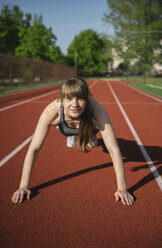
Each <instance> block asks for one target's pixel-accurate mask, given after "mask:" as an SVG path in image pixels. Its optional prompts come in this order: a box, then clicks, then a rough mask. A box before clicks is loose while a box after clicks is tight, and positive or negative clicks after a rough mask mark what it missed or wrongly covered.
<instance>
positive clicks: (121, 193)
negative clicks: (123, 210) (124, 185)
mask: <svg viewBox="0 0 162 248" xmlns="http://www.w3.org/2000/svg"><path fill="white" fill-rule="evenodd" d="M115 199H116V201H119V200H121V201H122V203H123V204H124V205H126V204H127V205H132V204H133V203H134V199H133V196H132V195H131V194H129V192H128V191H127V190H117V191H116V192H115Z"/></svg>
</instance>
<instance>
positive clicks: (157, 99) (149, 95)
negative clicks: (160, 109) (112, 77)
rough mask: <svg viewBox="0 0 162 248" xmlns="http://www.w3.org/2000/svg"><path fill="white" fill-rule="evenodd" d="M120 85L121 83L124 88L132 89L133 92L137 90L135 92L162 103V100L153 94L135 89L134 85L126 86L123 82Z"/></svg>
mask: <svg viewBox="0 0 162 248" xmlns="http://www.w3.org/2000/svg"><path fill="white" fill-rule="evenodd" d="M118 83H120V84H121V85H124V86H126V87H128V88H131V89H132V90H135V91H137V92H139V93H141V94H143V95H145V96H148V97H150V98H153V99H154V100H156V101H158V102H162V100H161V99H160V98H158V97H156V96H152V95H151V94H149V93H146V92H144V91H143V90H140V89H137V88H136V87H133V86H132V85H128V84H124V83H121V82H118Z"/></svg>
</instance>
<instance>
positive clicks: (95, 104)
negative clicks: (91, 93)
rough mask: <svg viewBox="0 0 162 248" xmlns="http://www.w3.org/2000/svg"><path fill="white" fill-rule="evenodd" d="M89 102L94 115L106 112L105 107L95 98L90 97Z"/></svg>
mask: <svg viewBox="0 0 162 248" xmlns="http://www.w3.org/2000/svg"><path fill="white" fill-rule="evenodd" d="M89 102H90V105H91V108H92V110H93V112H94V113H101V112H103V111H104V110H105V109H104V107H103V106H102V105H101V104H100V103H99V102H98V101H96V100H95V99H94V98H92V97H90V98H89Z"/></svg>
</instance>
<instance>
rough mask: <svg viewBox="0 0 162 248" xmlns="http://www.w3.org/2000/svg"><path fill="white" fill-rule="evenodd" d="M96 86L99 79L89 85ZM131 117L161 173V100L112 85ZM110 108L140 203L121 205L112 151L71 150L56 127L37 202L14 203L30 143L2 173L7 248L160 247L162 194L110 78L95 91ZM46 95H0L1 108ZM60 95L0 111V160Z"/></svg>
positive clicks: (39, 168) (38, 174)
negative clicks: (115, 97)
mask: <svg viewBox="0 0 162 248" xmlns="http://www.w3.org/2000/svg"><path fill="white" fill-rule="evenodd" d="M88 83H89V84H90V85H91V84H92V83H94V82H93V81H92V80H91V81H88ZM110 85H111V86H112V89H113V90H114V92H115V94H116V96H117V97H118V99H119V101H120V103H121V104H122V106H123V108H124V110H125V112H126V114H127V116H128V118H129V120H130V121H131V123H132V125H133V127H134V128H135V130H136V132H137V134H138V136H139V137H140V139H141V140H142V143H143V144H144V146H145V148H146V150H147V152H148V154H149V155H150V157H151V159H152V161H153V162H154V164H155V165H156V168H157V169H158V172H159V173H160V172H161V171H160V165H161V161H162V151H161V148H160V146H161V140H162V132H161V127H162V116H161V113H162V111H161V110H162V102H160V101H156V100H155V99H152V98H151V97H148V96H146V95H143V94H141V93H139V92H137V91H135V90H134V89H132V88H130V87H128V86H126V84H125V83H124V82H115V81H114V82H113V81H112V82H110ZM91 92H92V94H93V95H94V97H95V98H96V99H97V100H98V101H99V102H101V103H102V104H103V105H104V106H105V108H106V109H107V111H108V113H109V115H110V117H111V120H112V123H113V126H114V129H115V133H116V136H117V138H118V142H119V146H120V149H121V152H122V155H123V159H124V161H125V171H126V178H127V187H128V189H129V190H130V191H131V192H132V193H133V194H134V196H135V198H136V201H135V203H134V205H133V206H124V205H122V203H121V202H115V198H114V192H115V191H116V179H115V172H114V169H113V167H112V163H111V159H110V156H109V154H108V152H107V151H106V150H105V148H104V147H103V143H102V141H101V139H100V138H101V136H100V135H98V138H99V146H98V147H96V148H94V149H92V150H91V152H89V153H88V154H83V153H81V152H79V151H77V150H76V149H73V148H67V147H66V138H65V137H64V136H61V134H60V133H59V132H58V131H57V130H56V129H55V128H51V130H50V132H49V134H48V137H47V139H46V142H45V143H44V145H43V147H42V150H41V151H40V154H39V156H38V159H37V161H36V165H35V168H34V170H33V173H32V178H31V184H30V187H31V188H32V189H33V198H32V200H30V201H27V200H25V201H24V202H23V203H22V204H14V203H12V202H11V197H12V194H13V192H14V191H15V190H16V189H17V188H18V185H19V181H20V177H21V171H22V166H23V160H24V156H25V154H26V151H27V148H28V145H26V146H25V147H24V148H23V149H21V150H20V151H19V152H18V153H17V154H16V155H14V156H13V157H12V158H11V159H10V160H8V161H7V162H6V163H5V164H4V165H3V166H2V167H1V168H0V172H1V173H0V192H1V193H0V223H1V224H0V247H2V248H10V247H11V248H22V247H23V248H36V247H39V248H108V247H111V248H117V247H119V248H127V247H129V248H130V247H131V248H135V247H138V248H146V247H147V248H148V247H149V248H153V247H156V248H157V247H161V246H162V240H161V237H162V235H161V233H162V228H161V221H162V218H161V210H162V209H161V203H162V202H161V191H160V188H159V186H158V184H157V183H156V181H155V179H154V177H153V175H152V173H151V171H150V169H149V168H148V165H147V163H146V161H145V159H144V157H143V155H142V153H141V151H140V149H139V147H138V145H137V143H136V141H135V139H134V137H133V135H132V133H131V131H130V129H129V128H128V125H127V123H126V121H125V119H124V117H123V115H122V113H121V111H120V109H119V107H118V105H117V103H116V101H115V99H114V96H113V95H112V93H111V91H110V88H109V87H108V84H107V82H106V81H97V82H96V84H94V85H93V86H92V88H91ZM38 94H43V93H42V92H41V91H39V92H38V91H37V90H34V91H33V92H28V93H26V94H24V93H23V94H20V93H19V94H17V95H10V96H8V97H0V108H4V107H6V106H9V105H12V104H15V103H17V102H20V101H25V100H27V99H30V98H31V97H32V98H33V97H35V96H38ZM56 96H57V92H55V93H53V94H51V95H48V96H44V97H42V98H39V99H35V100H32V101H31V102H26V103H24V104H22V105H19V106H15V107H13V108H10V109H7V110H4V111H1V112H0V126H1V129H0V137H1V150H0V160H2V159H3V158H4V157H6V156H7V155H8V154H10V153H11V152H12V151H13V150H14V149H15V148H16V147H18V146H19V145H20V144H21V143H22V142H23V141H24V140H26V139H27V138H28V137H29V136H30V135H31V134H32V133H33V132H34V128H35V126H36V123H37V121H38V118H39V115H40V113H41V112H42V110H43V109H44V107H45V106H46V105H47V104H48V103H49V102H51V101H52V100H53V99H54V98H55V97H56Z"/></svg>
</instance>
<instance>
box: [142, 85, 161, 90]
mask: <svg viewBox="0 0 162 248" xmlns="http://www.w3.org/2000/svg"><path fill="white" fill-rule="evenodd" d="M146 85H147V86H148V87H151V88H156V89H160V90H162V86H158V85H153V84H146Z"/></svg>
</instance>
